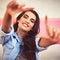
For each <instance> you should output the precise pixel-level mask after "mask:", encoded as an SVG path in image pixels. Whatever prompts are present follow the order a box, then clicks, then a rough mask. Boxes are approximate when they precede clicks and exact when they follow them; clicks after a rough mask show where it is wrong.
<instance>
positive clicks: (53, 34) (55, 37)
mask: <svg viewBox="0 0 60 60" xmlns="http://www.w3.org/2000/svg"><path fill="white" fill-rule="evenodd" d="M45 26H46V32H47V35H48V36H47V37H46V36H45V37H40V38H41V39H40V41H39V45H40V46H42V47H47V46H50V45H52V44H55V43H57V42H58V41H59V40H60V38H59V36H60V32H58V31H57V30H56V29H51V28H50V26H48V17H47V16H45ZM38 37H39V35H38Z"/></svg>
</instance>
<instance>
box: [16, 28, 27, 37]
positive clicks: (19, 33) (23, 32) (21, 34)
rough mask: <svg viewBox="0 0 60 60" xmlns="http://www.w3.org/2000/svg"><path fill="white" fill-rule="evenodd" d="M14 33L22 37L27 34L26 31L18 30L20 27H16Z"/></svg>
mask: <svg viewBox="0 0 60 60" xmlns="http://www.w3.org/2000/svg"><path fill="white" fill-rule="evenodd" d="M16 33H17V35H18V37H19V36H20V37H24V36H25V35H26V34H27V32H25V31H23V30H20V29H17V31H16Z"/></svg>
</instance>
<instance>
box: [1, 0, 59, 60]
mask: <svg viewBox="0 0 60 60" xmlns="http://www.w3.org/2000/svg"><path fill="white" fill-rule="evenodd" d="M10 1H12V0H0V26H1V24H2V20H3V17H4V14H5V11H6V6H7V4H8V3H9V2H10ZM16 1H17V2H18V3H19V4H26V6H25V7H33V8H34V10H36V11H37V13H38V14H39V17H40V34H41V35H44V34H45V33H46V31H45V26H44V17H45V15H47V16H48V19H49V21H48V23H49V25H51V26H52V27H54V28H56V29H58V30H60V8H59V6H60V0H16ZM2 49H3V47H2V45H1V44H0V60H1V58H2V53H3V51H2ZM59 53H60V45H59V44H58V43H57V44H55V45H52V46H49V47H48V49H47V50H44V51H42V52H39V60H60V54H59Z"/></svg>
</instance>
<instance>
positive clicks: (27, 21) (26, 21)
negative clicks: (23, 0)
mask: <svg viewBox="0 0 60 60" xmlns="http://www.w3.org/2000/svg"><path fill="white" fill-rule="evenodd" d="M35 21H36V16H35V15H34V14H33V13H32V12H31V11H27V12H25V13H24V14H23V16H22V17H21V18H20V20H18V28H19V29H21V30H23V31H26V32H28V31H30V30H31V29H32V28H33V26H34V23H35Z"/></svg>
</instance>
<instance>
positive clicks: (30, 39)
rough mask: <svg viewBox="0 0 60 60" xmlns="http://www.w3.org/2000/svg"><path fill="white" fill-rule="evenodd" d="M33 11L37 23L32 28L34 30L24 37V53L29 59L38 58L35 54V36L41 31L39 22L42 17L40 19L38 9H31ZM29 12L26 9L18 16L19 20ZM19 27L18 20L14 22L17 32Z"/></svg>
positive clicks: (34, 59)
mask: <svg viewBox="0 0 60 60" xmlns="http://www.w3.org/2000/svg"><path fill="white" fill-rule="evenodd" d="M29 11H31V12H32V13H33V14H35V16H36V21H35V24H34V26H33V28H32V30H30V31H29V32H28V34H27V35H26V36H24V37H23V43H24V45H23V48H22V49H23V53H24V54H25V56H26V59H27V60H36V56H35V51H36V44H35V36H36V34H38V33H39V31H40V30H39V26H40V25H39V23H40V21H39V20H40V19H39V16H38V14H37V12H36V11H34V10H29ZM25 12H27V11H24V12H22V13H21V14H20V15H19V16H18V17H17V20H19V19H20V18H21V17H22V16H23V14H24V13H25ZM17 28H18V22H17V21H16V23H15V24H14V30H15V32H16V31H17Z"/></svg>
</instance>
